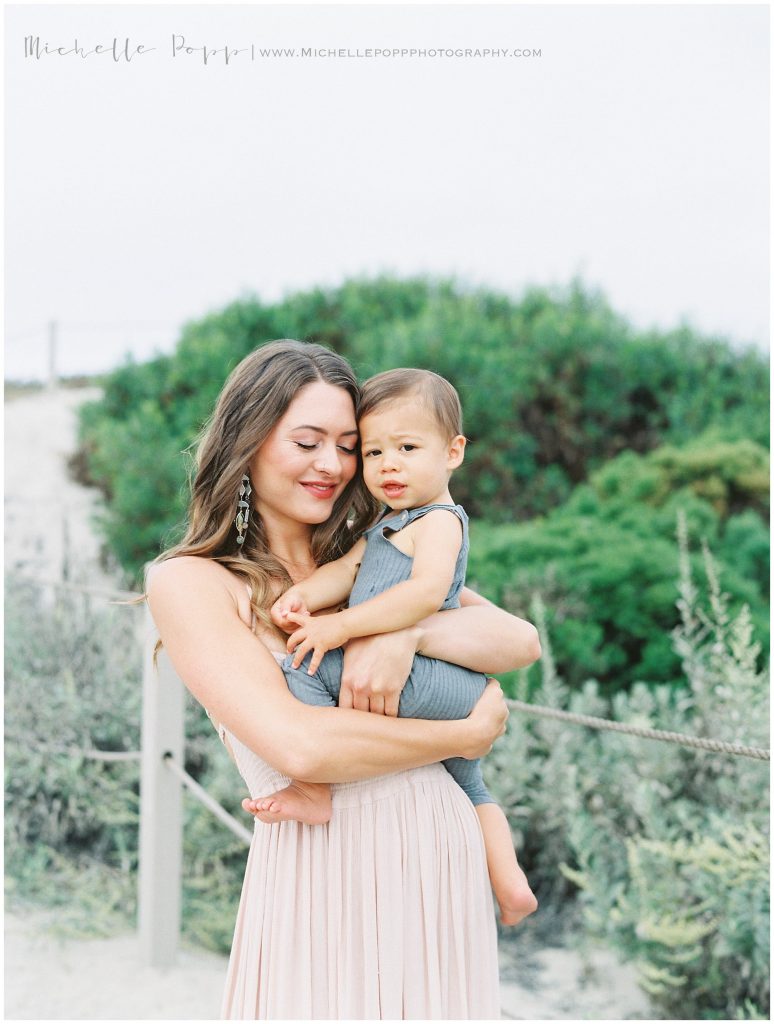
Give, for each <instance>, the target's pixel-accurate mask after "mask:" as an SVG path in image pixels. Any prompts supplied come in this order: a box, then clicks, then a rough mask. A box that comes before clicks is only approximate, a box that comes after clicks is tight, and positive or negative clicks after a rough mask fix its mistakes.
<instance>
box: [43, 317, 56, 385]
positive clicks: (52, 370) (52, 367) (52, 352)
mask: <svg viewBox="0 0 774 1024" xmlns="http://www.w3.org/2000/svg"><path fill="white" fill-rule="evenodd" d="M56 335H57V322H56V320H52V321H51V322H50V323H49V325H48V379H47V381H46V385H47V387H48V389H49V391H53V390H54V389H55V388H56V386H57V383H58V380H57V375H56Z"/></svg>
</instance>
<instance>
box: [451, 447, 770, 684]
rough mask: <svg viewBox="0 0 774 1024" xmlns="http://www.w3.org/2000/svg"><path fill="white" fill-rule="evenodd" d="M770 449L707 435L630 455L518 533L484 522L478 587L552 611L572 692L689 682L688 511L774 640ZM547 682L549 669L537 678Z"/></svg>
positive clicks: (504, 601) (478, 532)
mask: <svg viewBox="0 0 774 1024" xmlns="http://www.w3.org/2000/svg"><path fill="white" fill-rule="evenodd" d="M768 464H769V455H768V451H766V450H765V449H764V448H762V447H760V446H759V445H757V444H755V443H754V442H752V441H737V442H718V441H716V440H714V439H713V437H712V436H705V437H702V438H698V439H697V440H696V441H694V442H692V443H691V444H690V445H686V446H685V447H684V448H675V447H673V446H664V447H662V448H658V449H656V450H655V451H654V452H651V453H650V454H648V455H645V456H640V455H636V454H635V453H634V452H624V453H623V454H621V455H619V456H618V457H617V458H615V459H613V460H612V461H610V462H608V463H607V464H606V465H605V466H603V467H602V468H601V469H600V470H598V471H597V472H595V473H593V474H592V475H591V478H590V480H589V481H588V483H586V484H582V485H580V486H579V487H577V488H576V489H575V490H574V491H573V493H572V495H571V497H570V499H569V500H568V501H567V502H566V503H565V504H564V505H562V506H560V507H559V508H557V509H555V510H554V511H552V512H550V513H549V514H548V515H547V516H545V517H541V518H538V519H534V520H532V521H531V522H527V523H519V524H514V525H511V526H492V525H490V524H484V523H474V524H473V528H472V533H471V537H472V543H471V556H470V563H469V572H468V579H469V581H470V582H471V583H472V584H473V585H474V586H476V587H477V588H478V589H479V590H480V591H481V592H482V593H484V594H485V595H486V596H487V597H489V598H490V599H492V600H494V601H495V602H497V603H498V604H501V605H503V606H505V607H507V608H509V609H510V610H512V611H514V612H515V613H517V614H520V615H523V616H525V617H529V601H530V595H531V594H533V593H535V592H537V593H540V594H541V595H542V597H543V600H544V603H545V606H546V609H547V611H546V615H547V622H548V627H549V632H550V633H551V637H552V642H553V647H554V652H555V657H556V661H557V664H558V666H559V669H560V672H561V673H562V675H563V677H564V679H565V681H566V682H567V683H568V684H570V685H571V686H576V685H578V684H579V683H580V682H581V681H582V680H583V679H586V678H589V677H594V678H596V679H597V680H598V681H599V683H600V685H601V687H602V689H603V690H604V691H606V692H609V691H614V690H616V689H619V688H621V687H626V686H629V685H630V684H631V683H632V682H633V681H635V680H638V679H639V680H647V681H653V682H668V681H670V680H677V679H678V678H679V676H680V675H681V670H680V662H679V658H678V656H677V654H676V653H675V651H674V650H673V646H672V643H671V640H670V631H671V630H672V629H673V628H674V626H676V625H677V622H678V617H677V611H676V608H675V605H674V596H673V595H674V583H673V580H674V576H675V573H676V572H677V566H678V548H677V543H676V540H675V522H676V516H677V513H678V511H680V512H682V513H683V514H685V515H686V516H687V518H688V522H689V524H690V528H691V532H692V533H693V535H694V536H697V537H703V538H704V540H706V541H707V543H709V544H710V546H711V547H712V549H713V552H715V555H716V558H717V560H718V562H719V563H720V565H721V567H722V571H723V580H724V586H725V589H726V591H727V592H728V594H729V595H730V597H731V600H732V606H733V608H734V609H738V608H739V607H740V605H741V604H742V603H743V602H745V603H747V604H748V605H749V606H750V608H751V614H752V618H753V621H754V624H755V629H756V634H757V635H758V636H759V637H760V638H761V640H762V641H763V643H764V646H766V645H767V642H768V630H769V624H768V615H767V595H768V578H769V541H768V531H767V528H766V525H765V522H764V520H763V518H762V516H761V514H760V513H763V512H764V511H765V512H767V509H768ZM538 677H539V669H538V668H537V666H536V667H535V669H534V670H533V671H532V673H531V679H532V680H533V681H535V680H536V679H537V678H538Z"/></svg>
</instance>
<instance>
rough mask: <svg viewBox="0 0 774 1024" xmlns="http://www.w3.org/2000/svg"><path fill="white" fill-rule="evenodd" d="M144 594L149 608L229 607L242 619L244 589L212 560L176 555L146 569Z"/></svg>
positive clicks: (227, 570)
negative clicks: (218, 605) (206, 605)
mask: <svg viewBox="0 0 774 1024" xmlns="http://www.w3.org/2000/svg"><path fill="white" fill-rule="evenodd" d="M145 595H146V597H147V598H148V602H149V604H150V605H151V608H153V607H154V606H155V607H159V606H164V607H171V608H174V607H177V606H179V605H184V606H185V607H186V608H188V609H191V608H192V606H194V605H195V604H198V603H204V604H208V605H209V604H213V603H215V604H229V605H231V606H232V607H233V608H234V609H235V610H236V611H237V614H240V617H242V616H241V612H242V605H244V604H245V598H246V597H247V590H246V587H245V584H244V583H243V582H242V581H241V580H240V579H239V578H238V577H237V576H235V574H234V573H233V572H231V571H230V570H229V569H227V568H226V567H225V566H223V565H221V564H220V563H219V562H216V561H215V560H214V559H212V558H204V557H202V556H198V555H178V556H176V557H174V558H167V559H165V560H164V561H163V562H156V563H155V564H154V565H152V566H151V567H150V568H149V569H148V573H147V575H146V578H145ZM247 604H248V605H249V599H248V600H247Z"/></svg>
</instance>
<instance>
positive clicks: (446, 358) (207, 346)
mask: <svg viewBox="0 0 774 1024" xmlns="http://www.w3.org/2000/svg"><path fill="white" fill-rule="evenodd" d="M277 337H298V338H304V339H307V340H312V341H319V342H322V343H323V344H326V345H328V346H330V347H332V348H334V349H335V350H336V351H339V352H341V353H342V354H343V355H345V356H347V357H349V358H350V359H351V360H352V362H353V364H354V366H355V368H356V369H357V370H358V372H359V373H360V375H361V376H368V375H370V374H372V373H375V372H377V371H380V370H384V369H389V368H391V367H394V366H400V365H404V366H405V365H410V366H420V367H429V368H431V369H434V370H437V371H438V372H439V373H442V374H444V375H445V376H447V377H448V378H449V379H450V380H451V381H452V383H454V384H455V385H456V386H457V387H458V388H459V390H460V392H461V394H462V398H463V404H464V406H465V415H466V429H467V432H468V433H469V434H470V437H471V444H470V446H469V449H468V456H467V459H466V464H465V466H464V467H463V469H462V470H461V471H460V472H459V473H458V474H457V476H456V477H455V497H456V498H457V500H459V501H461V502H462V503H463V504H465V505H466V507H467V508H468V511H469V513H470V514H471V515H472V516H474V517H478V518H483V519H486V520H488V521H492V522H512V521H521V520H524V519H525V518H528V517H530V516H535V515H538V514H543V513H546V512H548V511H549V510H551V509H552V508H555V507H556V506H557V505H558V504H561V503H562V502H563V501H565V500H566V499H567V498H568V497H569V495H570V493H571V492H572V490H573V488H574V487H575V486H576V485H577V484H579V483H580V482H582V481H585V480H586V479H587V478H588V476H589V474H590V473H591V472H592V471H593V470H595V469H597V468H599V467H600V466H601V465H602V464H603V463H604V462H605V461H606V460H608V459H610V458H612V457H614V456H616V455H618V454H619V453H620V452H622V451H624V450H631V451H634V452H640V453H644V452H649V451H651V450H653V449H655V448H657V447H659V446H661V445H663V444H665V443H667V442H669V443H671V444H676V445H682V444H684V443H686V442H688V441H690V440H692V439H694V438H695V437H696V435H697V434H699V433H701V432H702V431H703V430H705V429H706V428H708V427H710V426H714V427H715V429H716V431H717V432H718V438H722V439H725V440H729V441H734V440H742V439H750V440H752V441H755V442H757V443H759V444H766V443H767V436H768V398H767V372H766V364H765V360H764V359H763V358H762V357H761V356H759V355H758V354H755V353H746V354H739V353H735V352H733V351H732V350H731V349H730V348H729V347H728V346H727V345H725V344H723V343H721V342H719V341H711V342H707V341H704V340H702V339H700V338H699V337H697V336H695V335H693V334H692V333H691V332H690V331H688V330H687V329H681V330H679V331H675V332H671V333H666V334H655V333H647V334H643V333H637V332H635V331H634V330H632V328H631V327H629V326H628V325H627V323H626V322H625V321H624V320H622V319H621V318H620V317H619V316H617V315H616V314H615V313H613V311H612V310H610V309H609V307H608V306H607V304H606V303H605V301H604V300H603V298H602V297H601V296H600V295H598V294H596V293H592V292H590V291H588V290H585V289H584V288H583V287H582V286H581V285H580V284H578V283H577V282H576V283H574V284H573V285H572V286H571V287H570V288H568V289H566V290H564V291H562V290H557V291H555V292H549V291H546V290H543V289H530V290H528V291H527V292H525V294H524V295H523V296H522V297H521V298H520V299H519V300H518V301H516V300H512V299H510V298H508V297H506V296H503V295H498V294H496V293H493V292H489V291H485V290H479V291H470V290H466V289H463V288H461V287H459V286H456V285H454V284H453V283H451V282H433V281H427V280H424V279H413V280H406V281H396V280H390V279H378V280H374V281H350V282H347V283H345V284H344V285H342V286H341V287H340V288H337V289H331V290H321V289H316V290H313V291H310V292H305V293H300V294H296V295H292V296H290V297H289V298H287V299H285V300H284V301H282V302H279V303H276V304H274V305H270V306H264V305H262V304H261V303H260V302H259V301H258V300H257V299H243V300H240V301H238V302H234V303H232V304H231V305H229V306H227V307H226V308H225V309H224V310H222V311H221V312H218V313H213V314H211V315H209V316H207V317H205V318H203V319H202V320H200V321H197V322H193V323H189V324H187V325H186V326H185V328H184V329H183V331H182V335H181V338H180V342H179V344H178V347H177V349H176V351H175V353H174V355H172V356H170V357H163V358H158V359H155V360H153V361H152V362H150V363H147V364H143V365H139V366H138V365H134V364H131V363H130V364H129V365H127V366H125V367H123V368H121V369H120V370H118V371H116V372H115V373H113V374H111V375H109V376H108V377H107V378H106V380H105V397H104V399H103V400H102V401H101V402H100V403H98V404H96V405H92V406H90V407H87V408H86V409H85V410H84V414H83V421H82V433H81V439H82V444H83V446H84V450H85V454H86V456H87V460H88V465H89V471H90V474H91V477H92V479H93V480H94V481H95V482H97V483H98V485H99V486H100V487H101V488H102V490H103V491H104V493H105V494H106V496H107V498H108V502H109V506H108V512H107V515H106V520H105V531H106V536H107V539H108V542H109V544H110V546H111V548H112V549H113V550H115V551H116V553H117V554H118V556H119V558H120V560H121V564H122V565H123V566H124V568H125V569H126V571H127V572H128V573H129V574H130V575H132V576H135V577H136V575H137V574H138V572H139V570H140V567H141V565H142V564H143V562H144V561H146V560H147V559H148V558H152V557H154V556H155V554H156V553H157V552H158V550H159V545H161V544H162V543H166V542H168V540H169V538H170V529H171V527H172V526H173V524H175V523H178V522H179V521H180V519H181V518H182V515H183V512H184V507H185V502H184V498H183V487H184V483H185V478H186V470H187V468H188V467H187V465H186V460H185V459H184V458H183V457H182V456H181V454H180V453H181V451H183V450H184V449H186V448H188V447H189V446H190V444H191V443H192V441H193V440H194V438H195V436H196V434H197V431H198V430H199V428H200V427H201V425H202V423H203V422H204V420H205V418H206V416H207V415H208V414H209V412H210V410H211V408H212V405H213V402H214V398H215V396H216V394H217V392H218V390H219V388H220V386H221V385H222V382H223V380H224V379H225V377H226V375H227V373H228V372H229V371H230V370H231V369H232V368H233V366H234V365H235V364H236V363H237V362H238V361H239V360H240V359H241V358H242V357H243V356H244V355H246V354H247V353H248V352H249V351H251V350H252V349H253V348H255V347H256V346H257V345H259V344H262V343H263V342H265V341H268V340H270V339H272V338H277ZM731 497H732V500H733V499H734V498H735V496H734V495H732V496H731Z"/></svg>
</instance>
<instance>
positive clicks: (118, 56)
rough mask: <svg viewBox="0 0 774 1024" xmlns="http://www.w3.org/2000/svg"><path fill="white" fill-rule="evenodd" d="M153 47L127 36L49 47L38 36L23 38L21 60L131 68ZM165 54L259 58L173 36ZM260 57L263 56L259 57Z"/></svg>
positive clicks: (205, 59)
mask: <svg viewBox="0 0 774 1024" xmlns="http://www.w3.org/2000/svg"><path fill="white" fill-rule="evenodd" d="M157 49H158V47H156V46H145V44H144V43H133V42H132V41H131V40H130V38H129V37H128V36H125V37H124V38H123V39H119V38H118V37H117V36H116V37H114V38H113V40H112V41H111V42H109V43H97V44H96V46H92V47H89V46H83V45H81V44H80V43H79V42H78V40H77V39H75V40H74V41H73V45H72V46H53V45H51V43H48V42H43V41H41V38H40V36H32V35H30V36H25V37H24V56H25V57H28V58H29V57H31V58H34V59H35V60H41V59H42V58H43V57H80V58H81V59H82V60H86V58H88V57H105V56H107V57H111V58H112V60H113V61H115V62H116V63H126V64H130V63H131V62H132V61H133V60H134V58H135V57H142V56H143V55H144V54H146V53H150V52H151V51H153V50H157ZM167 53H168V54H169V56H171V57H196V58H198V59H200V60H201V61H202V63H204V64H208V63H209V62H210V61H213V60H218V61H222V62H223V63H225V64H230V63H231V61H232V60H233V59H234V58H235V57H238V56H239V55H240V54H241V55H245V54H247V55H248V56H247V58H246V59H249V60H255V59H256V57H257V56H258V55H259V51H257V50H256V47H255V44H254V43H251V44H250V45H249V46H241V47H239V46H233V47H232V46H226V45H224V46H207V45H206V44H203V45H201V46H192V45H191V44H190V42H189V41H188V40H187V39H186V37H185V36H183V35H173V36H172V38H171V44H170V47H169V49H168V50H167ZM260 55H261V56H263V53H262V52H261V53H260Z"/></svg>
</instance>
